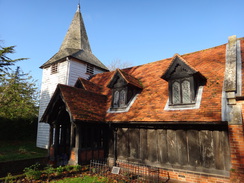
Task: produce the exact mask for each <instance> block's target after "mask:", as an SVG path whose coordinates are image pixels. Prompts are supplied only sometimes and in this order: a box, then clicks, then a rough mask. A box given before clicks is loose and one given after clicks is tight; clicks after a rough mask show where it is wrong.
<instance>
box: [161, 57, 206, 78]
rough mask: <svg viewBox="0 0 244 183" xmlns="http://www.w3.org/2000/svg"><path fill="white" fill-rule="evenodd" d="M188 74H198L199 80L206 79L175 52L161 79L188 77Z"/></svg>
mask: <svg viewBox="0 0 244 183" xmlns="http://www.w3.org/2000/svg"><path fill="white" fill-rule="evenodd" d="M188 76H198V78H199V79H201V80H203V81H204V80H206V78H205V77H204V76H203V75H202V74H201V73H200V72H199V71H198V70H197V69H196V68H194V67H193V66H191V65H190V63H188V62H187V61H186V60H185V59H184V58H182V57H181V56H180V55H179V54H175V55H174V56H173V58H172V61H171V63H170V65H169V67H168V68H167V70H166V71H165V72H164V74H163V75H162V76H161V78H162V79H164V80H166V81H168V80H170V79H176V78H182V77H188Z"/></svg>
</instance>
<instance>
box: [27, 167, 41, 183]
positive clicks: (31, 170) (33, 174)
mask: <svg viewBox="0 0 244 183" xmlns="http://www.w3.org/2000/svg"><path fill="white" fill-rule="evenodd" d="M39 167H40V164H38V163H36V164H34V165H31V166H30V167H27V168H25V169H24V174H25V176H26V178H27V179H28V180H38V179H40V177H41V174H42V173H41V171H40V170H39Z"/></svg>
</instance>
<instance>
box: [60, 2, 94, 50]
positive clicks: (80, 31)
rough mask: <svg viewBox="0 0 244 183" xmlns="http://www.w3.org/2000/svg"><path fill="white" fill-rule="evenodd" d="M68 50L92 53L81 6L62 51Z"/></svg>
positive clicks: (61, 48)
mask: <svg viewBox="0 0 244 183" xmlns="http://www.w3.org/2000/svg"><path fill="white" fill-rule="evenodd" d="M66 48H73V49H81V50H86V51H89V52H91V48H90V44H89V41H88V37H87V34H86V28H85V25H84V21H83V19H82V15H81V12H80V5H78V7H77V11H76V13H75V15H74V18H73V20H72V22H71V24H70V27H69V30H68V32H67V33H66V36H65V38H64V40H63V43H62V45H61V47H60V50H63V49H66Z"/></svg>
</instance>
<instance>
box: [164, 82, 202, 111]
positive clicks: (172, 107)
mask: <svg viewBox="0 0 244 183" xmlns="http://www.w3.org/2000/svg"><path fill="white" fill-rule="evenodd" d="M202 92H203V86H199V88H198V92H197V96H196V103H194V104H180V105H171V104H169V99H168V101H167V103H166V105H165V107H164V110H166V111H167V110H189V109H199V108H200V104H201V100H202Z"/></svg>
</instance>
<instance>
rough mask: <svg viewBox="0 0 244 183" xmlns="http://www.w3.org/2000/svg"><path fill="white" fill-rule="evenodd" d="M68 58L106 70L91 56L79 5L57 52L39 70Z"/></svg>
mask: <svg viewBox="0 0 244 183" xmlns="http://www.w3.org/2000/svg"><path fill="white" fill-rule="evenodd" d="M70 56H71V57H74V58H76V59H78V60H81V61H84V62H86V63H89V64H92V65H94V66H97V67H100V68H102V69H104V70H106V71H107V70H108V68H107V67H106V66H105V65H104V64H103V63H102V62H101V61H100V60H98V59H97V57H96V56H95V55H93V54H92V51H91V47H90V43H89V40H88V36H87V33H86V29H85V25H84V21H83V18H82V15H81V12H80V6H79V5H78V8H77V11H76V13H75V15H74V18H73V20H72V22H71V24H70V27H69V29H68V31H67V33H66V35H65V38H64V40H63V42H62V45H61V47H60V49H59V51H58V52H57V53H56V54H55V55H54V56H53V57H51V58H50V59H49V60H48V61H47V62H45V63H44V64H43V65H42V66H41V67H40V68H45V67H48V66H50V65H51V64H53V63H55V62H60V61H62V60H63V59H64V58H66V57H70Z"/></svg>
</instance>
